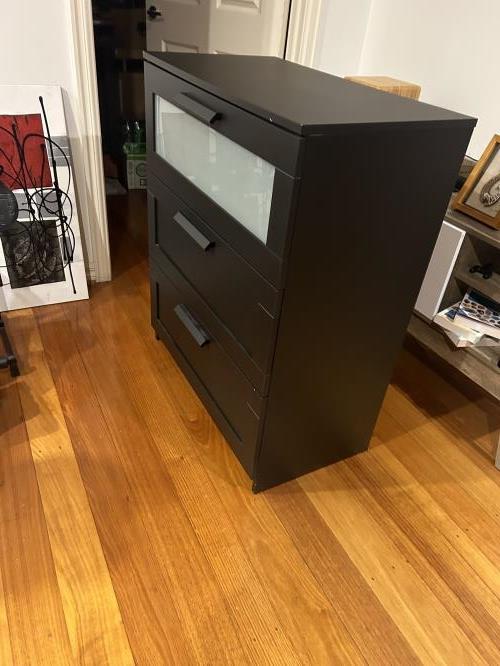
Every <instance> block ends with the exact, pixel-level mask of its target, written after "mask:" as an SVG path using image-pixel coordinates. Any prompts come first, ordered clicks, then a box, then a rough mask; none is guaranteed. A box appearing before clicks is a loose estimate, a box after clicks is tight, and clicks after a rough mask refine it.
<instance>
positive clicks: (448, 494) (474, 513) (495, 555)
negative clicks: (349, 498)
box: [378, 412, 500, 589]
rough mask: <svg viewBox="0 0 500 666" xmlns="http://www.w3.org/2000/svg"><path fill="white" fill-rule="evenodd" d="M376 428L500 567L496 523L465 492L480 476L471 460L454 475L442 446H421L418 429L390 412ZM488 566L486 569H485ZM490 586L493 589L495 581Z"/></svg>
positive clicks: (444, 508)
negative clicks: (430, 448) (404, 424)
mask: <svg viewBox="0 0 500 666" xmlns="http://www.w3.org/2000/svg"><path fill="white" fill-rule="evenodd" d="M378 428H379V432H380V436H381V437H382V438H383V440H384V445H385V446H386V447H387V449H389V450H390V452H391V453H392V455H394V457H395V458H397V459H398V460H399V461H400V462H401V463H402V464H403V465H404V466H405V468H406V469H407V470H408V471H409V472H410V473H411V474H412V476H413V477H414V478H415V479H416V480H417V481H418V482H419V483H420V484H421V485H422V486H424V487H425V488H426V491H427V492H428V493H429V495H430V496H431V497H432V498H433V499H434V500H435V501H436V503H437V504H438V505H439V506H440V508H441V509H442V510H443V511H445V512H446V515H447V517H448V521H451V524H452V525H453V524H456V525H458V527H459V528H460V529H461V531H462V533H463V534H467V535H468V537H469V538H470V539H471V541H472V542H473V544H474V546H475V547H476V548H477V549H478V550H480V551H481V552H482V553H483V554H484V556H485V557H486V558H487V559H488V560H489V561H490V562H491V563H493V565H494V566H495V567H496V568H497V569H498V567H500V543H499V539H498V533H499V530H498V525H497V524H496V522H495V521H494V520H493V519H492V518H491V517H490V515H489V514H488V513H487V512H485V511H484V510H483V508H482V506H481V504H480V503H478V502H477V501H476V500H474V499H473V498H472V497H471V495H470V494H469V492H468V489H467V487H468V484H469V483H472V482H473V480H474V478H475V477H477V476H479V477H481V478H482V472H481V471H480V470H479V469H478V468H477V467H476V466H475V465H472V464H470V463H469V464H467V465H466V466H465V468H463V470H462V472H466V471H467V478H464V477H463V474H462V475H461V478H460V479H457V478H455V476H454V475H453V472H450V470H449V469H448V467H447V464H446V458H445V457H444V455H441V449H440V448H439V447H437V448H436V451H435V454H436V455H433V454H432V453H429V452H428V451H427V450H426V449H425V447H424V446H421V444H420V439H419V437H418V433H413V432H411V431H410V432H406V431H405V429H404V428H403V427H402V426H401V424H400V423H399V422H398V421H396V420H395V419H394V418H393V417H392V416H391V414H389V413H388V412H384V414H383V416H382V418H381V419H379V425H378ZM487 570H488V569H487ZM490 587H491V588H492V589H496V584H495V585H493V586H491V585H490Z"/></svg>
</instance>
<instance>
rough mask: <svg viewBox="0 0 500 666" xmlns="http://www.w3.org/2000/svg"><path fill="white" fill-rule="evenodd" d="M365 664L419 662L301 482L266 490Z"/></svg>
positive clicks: (270, 502) (271, 502)
mask: <svg viewBox="0 0 500 666" xmlns="http://www.w3.org/2000/svg"><path fill="white" fill-rule="evenodd" d="M266 500H267V502H268V503H269V504H270V505H271V506H272V507H273V509H274V510H275V512H276V514H277V516H278V518H279V519H280V521H281V522H282V523H283V525H284V526H285V527H286V529H287V531H288V532H289V534H290V535H291V536H292V538H293V541H294V543H295V545H296V546H297V548H298V549H299V551H300V552H301V554H302V556H303V558H304V560H305V561H306V562H307V565H308V567H309V568H310V569H311V571H312V573H313V575H314V576H315V578H316V580H317V581H318V584H319V585H320V586H321V588H322V589H323V591H324V593H325V594H326V595H327V597H328V599H329V601H330V604H331V605H332V607H333V608H334V609H335V611H336V613H337V615H338V616H339V618H341V620H342V622H343V623H344V625H345V626H346V627H348V628H349V633H350V634H351V635H352V636H353V638H354V640H355V642H356V645H357V647H358V649H359V651H360V653H361V654H362V655H363V657H364V658H365V659H366V661H367V663H376V664H416V663H421V662H420V660H419V659H418V658H417V655H416V654H415V652H414V651H413V650H412V648H411V647H410V645H409V644H408V642H407V641H406V639H405V638H404V637H403V635H402V633H401V632H400V630H399V628H398V626H397V624H396V623H395V622H394V621H393V619H392V618H391V616H390V615H389V613H387V611H386V610H385V608H384V607H383V605H382V604H381V603H380V601H379V599H378V598H377V596H376V595H375V593H374V592H373V590H372V588H371V587H370V586H369V585H368V583H367V582H366V581H365V579H364V578H363V576H362V575H361V573H360V572H359V570H358V568H357V567H356V566H355V565H354V563H353V562H352V560H351V559H350V558H349V556H348V554H347V553H346V551H345V550H344V548H343V547H342V546H341V544H340V543H339V541H338V540H337V539H336V538H335V536H334V535H333V534H332V532H331V530H330V528H329V527H328V526H327V524H326V523H325V521H324V520H323V518H322V517H321V516H320V514H319V513H318V511H317V510H316V509H315V508H314V506H313V505H312V503H311V501H310V500H309V498H308V497H307V495H306V493H305V492H304V491H303V490H302V488H301V487H300V485H299V484H298V482H295V481H294V482H290V483H287V484H286V486H284V487H283V488H279V487H278V488H273V489H272V490H271V491H270V492H268V493H266Z"/></svg>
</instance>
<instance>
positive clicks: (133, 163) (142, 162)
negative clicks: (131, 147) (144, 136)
mask: <svg viewBox="0 0 500 666" xmlns="http://www.w3.org/2000/svg"><path fill="white" fill-rule="evenodd" d="M127 187H128V189H129V190H145V189H146V187H147V176H146V155H144V154H140V153H139V154H134V153H131V154H128V155H127Z"/></svg>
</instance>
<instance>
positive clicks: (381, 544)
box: [299, 454, 487, 664]
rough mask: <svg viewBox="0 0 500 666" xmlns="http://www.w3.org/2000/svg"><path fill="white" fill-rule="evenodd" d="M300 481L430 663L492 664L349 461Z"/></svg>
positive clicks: (424, 565) (399, 623)
mask: <svg viewBox="0 0 500 666" xmlns="http://www.w3.org/2000/svg"><path fill="white" fill-rule="evenodd" d="M365 455H369V454H365ZM299 483H300V485H301V486H302V488H303V489H304V490H305V492H306V493H307V495H308V497H309V498H310V500H311V502H312V503H313V505H314V506H315V507H316V509H317V511H318V512H319V513H320V515H321V516H322V517H323V519H324V520H325V522H326V523H327V525H328V526H329V527H330V529H331V530H332V532H333V533H334V535H335V536H336V538H337V539H338V541H339V542H340V543H341V544H342V546H343V548H344V550H345V551H346V552H347V553H348V555H349V557H350V558H351V560H352V561H353V562H354V564H355V565H356V567H357V568H358V569H359V571H360V572H361V574H362V575H363V577H364V579H365V581H367V583H368V584H369V585H370V587H371V588H372V589H373V591H374V592H375V594H376V595H377V597H378V598H379V600H380V602H381V603H382V605H383V606H384V608H385V609H386V610H387V612H388V613H389V614H390V615H391V617H392V619H393V621H394V622H395V623H396V624H397V625H398V627H399V629H400V631H401V632H402V634H403V635H404V637H405V638H406V640H407V641H408V643H409V644H410V645H411V647H412V649H413V650H414V651H415V653H416V654H417V656H418V657H419V658H420V659H421V660H422V661H423V662H424V663H433V664H438V663H439V664H441V663H443V664H448V663H478V664H479V663H487V662H485V661H484V660H483V659H482V658H481V656H480V654H479V653H478V651H477V649H476V648H475V646H474V645H473V644H472V642H471V641H470V640H469V638H468V637H467V636H466V635H465V634H464V633H463V632H462V630H461V629H460V627H459V626H458V625H457V623H456V621H455V620H454V618H453V617H452V615H450V613H449V612H448V610H447V608H446V604H444V603H443V602H442V600H441V599H440V598H439V596H437V595H436V594H435V591H434V589H432V588H431V587H430V586H429V585H428V584H427V580H428V579H429V578H430V576H431V574H432V570H431V567H429V566H428V565H427V563H426V561H425V560H424V558H422V556H421V555H420V554H419V553H418V552H417V551H416V549H415V548H414V547H413V545H412V544H411V543H410V542H409V540H408V539H407V537H406V536H405V535H404V533H403V532H402V531H401V530H400V529H399V527H398V526H397V525H396V524H395V523H393V522H392V521H391V519H390V518H389V517H388V516H387V515H386V514H385V512H383V510H381V508H380V506H379V505H378V504H377V502H376V501H375V500H373V498H372V497H371V496H370V493H369V492H368V490H366V489H365V488H364V487H363V486H362V485H361V484H360V483H359V480H358V478H357V477H356V476H355V475H354V473H353V472H352V471H351V470H350V468H349V462H342V463H338V464H336V465H333V466H331V467H329V468H328V469H324V470H320V471H319V472H315V473H314V474H311V475H308V476H306V477H303V478H302V479H300V481H299ZM354 526H355V528H354ZM438 592H439V593H441V594H443V595H446V594H447V591H446V590H444V589H440V590H438ZM459 611H460V609H458V608H457V612H459Z"/></svg>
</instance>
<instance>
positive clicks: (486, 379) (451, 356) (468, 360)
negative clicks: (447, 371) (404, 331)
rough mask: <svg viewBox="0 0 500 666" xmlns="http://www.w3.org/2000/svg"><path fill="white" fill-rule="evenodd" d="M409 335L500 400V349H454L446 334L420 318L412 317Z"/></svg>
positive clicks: (499, 347)
mask: <svg viewBox="0 0 500 666" xmlns="http://www.w3.org/2000/svg"><path fill="white" fill-rule="evenodd" d="M408 333H409V334H410V335H411V336H412V337H413V338H415V339H416V340H417V341H418V342H419V343H420V344H421V345H422V346H424V347H427V348H428V349H430V350H431V351H433V352H434V353H435V354H437V355H438V356H439V357H440V358H442V359H444V360H445V361H446V362H447V363H449V364H450V365H452V366H453V367H454V368H457V370H460V372H462V373H463V374H464V375H466V376H467V377H469V379H471V380H472V381H473V382H474V383H475V384H477V385H478V386H481V387H482V388H483V389H484V390H485V391H487V392H488V393H490V394H491V395H492V396H493V397H495V398H496V399H497V400H500V369H499V368H497V367H496V361H497V360H498V359H499V358H500V346H498V347H481V348H479V347H475V348H467V349H453V348H452V347H451V346H450V345H448V343H447V342H446V339H445V337H444V335H443V333H441V332H440V331H438V330H437V329H436V328H434V326H433V325H431V324H428V323H427V322H425V321H424V320H422V319H420V317H418V316H417V315H412V318H411V320H410V324H409V326H408Z"/></svg>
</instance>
